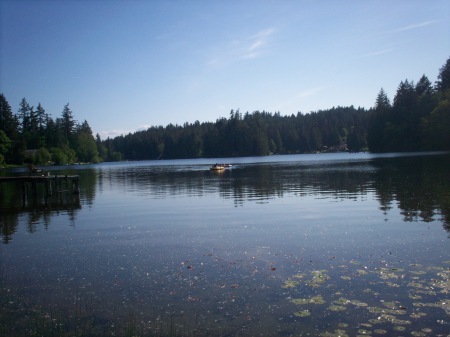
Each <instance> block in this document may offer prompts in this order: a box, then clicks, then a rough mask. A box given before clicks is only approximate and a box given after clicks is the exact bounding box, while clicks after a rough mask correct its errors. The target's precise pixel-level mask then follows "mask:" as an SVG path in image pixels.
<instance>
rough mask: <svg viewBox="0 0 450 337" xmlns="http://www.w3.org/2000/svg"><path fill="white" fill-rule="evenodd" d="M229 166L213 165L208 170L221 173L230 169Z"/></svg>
mask: <svg viewBox="0 0 450 337" xmlns="http://www.w3.org/2000/svg"><path fill="white" fill-rule="evenodd" d="M231 166H232V165H231V164H214V165H213V166H211V167H210V168H209V169H210V170H211V171H223V170H225V169H226V168H230V167H231Z"/></svg>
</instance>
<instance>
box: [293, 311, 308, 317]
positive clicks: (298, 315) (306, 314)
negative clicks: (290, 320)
mask: <svg viewBox="0 0 450 337" xmlns="http://www.w3.org/2000/svg"><path fill="white" fill-rule="evenodd" d="M294 315H295V316H297V317H308V316H311V312H310V311H309V310H300V311H296V312H294Z"/></svg>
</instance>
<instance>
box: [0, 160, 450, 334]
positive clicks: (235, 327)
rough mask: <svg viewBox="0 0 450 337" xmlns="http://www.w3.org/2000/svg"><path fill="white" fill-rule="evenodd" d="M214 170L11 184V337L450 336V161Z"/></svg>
mask: <svg viewBox="0 0 450 337" xmlns="http://www.w3.org/2000/svg"><path fill="white" fill-rule="evenodd" d="M220 161H224V160H223V159H222V160H220ZM214 162H215V160H206V159H201V160H174V161H151V162H150V161H149V162H133V163H109V164H106V163H105V164H101V165H93V166H84V165H83V166H74V167H54V168H49V169H50V170H51V173H52V174H54V173H59V174H78V175H80V179H81V193H80V195H79V197H77V196H74V195H72V194H70V193H68V192H63V193H55V195H54V196H53V197H51V198H48V199H45V197H44V193H39V196H38V197H37V198H32V197H30V198H27V199H26V200H23V199H22V195H21V191H20V189H18V188H17V187H15V186H14V185H9V183H8V184H0V198H1V205H0V210H1V217H0V221H1V222H0V226H1V227H0V229H1V232H2V233H1V239H2V243H0V281H1V289H0V291H1V294H0V295H1V297H0V311H1V312H0V314H1V318H0V335H2V336H3V335H5V336H24V335H36V336H41V335H45V336H50V335H54V336H60V335H67V336H69V335H82V336H91V335H92V336H97V335H100V336H101V335H105V336H112V335H115V336H122V335H128V336H134V335H136V336H338V335H340V336H345V335H348V336H357V335H386V336H409V335H414V336H447V335H448V333H449V331H450V294H449V291H450V240H449V230H450V170H449V167H450V157H449V156H448V155H442V154H441V155H439V154H433V155H431V154H428V155H419V154H417V155H408V156H398V155H395V154H391V155H384V156H373V155H369V154H348V153H345V154H317V155H293V156H272V157H262V158H260V157H257V158H233V159H229V160H227V161H226V162H231V163H233V164H234V165H233V167H232V169H228V170H226V171H225V172H223V173H214V172H210V171H209V166H210V165H211V164H213V163H214ZM1 174H3V175H21V174H24V173H23V172H22V171H21V170H16V171H9V172H2V173H1ZM40 192H42V191H40Z"/></svg>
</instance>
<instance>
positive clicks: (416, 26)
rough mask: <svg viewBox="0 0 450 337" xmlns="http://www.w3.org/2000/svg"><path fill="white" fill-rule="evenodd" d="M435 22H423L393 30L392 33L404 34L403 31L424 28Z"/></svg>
mask: <svg viewBox="0 0 450 337" xmlns="http://www.w3.org/2000/svg"><path fill="white" fill-rule="evenodd" d="M435 22H436V21H424V22H420V23H416V24H413V25H409V26H405V27H401V28H398V29H396V30H394V33H399V32H404V31H407V30H411V29H417V28H422V27H426V26H429V25H432V24H434V23H435Z"/></svg>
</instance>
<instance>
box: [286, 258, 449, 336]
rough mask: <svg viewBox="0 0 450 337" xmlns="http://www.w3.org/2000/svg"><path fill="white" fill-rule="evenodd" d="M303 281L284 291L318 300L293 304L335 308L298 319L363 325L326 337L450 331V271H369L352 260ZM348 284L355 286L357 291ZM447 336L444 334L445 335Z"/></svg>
mask: <svg viewBox="0 0 450 337" xmlns="http://www.w3.org/2000/svg"><path fill="white" fill-rule="evenodd" d="M297 275H301V276H300V277H297V276H295V275H294V276H292V277H290V278H289V279H288V280H287V281H285V282H284V284H283V285H282V287H283V288H288V289H290V290H289V291H292V292H293V294H294V293H295V294H296V293H297V292H298V291H300V289H301V291H302V292H306V293H308V292H312V293H315V294H311V295H312V296H310V297H307V296H306V297H304V298H295V299H292V300H291V302H292V303H293V304H295V305H313V304H325V303H329V305H328V306H323V307H318V309H314V310H303V311H298V312H295V316H297V317H309V316H311V317H310V318H308V319H311V320H317V319H319V317H323V316H330V315H343V314H342V313H343V312H345V317H352V319H353V320H355V321H356V322H358V323H357V324H356V326H354V327H353V328H352V327H349V325H348V324H347V323H338V324H337V326H335V330H330V331H331V332H330V331H325V332H322V333H320V336H323V337H328V336H330V337H334V336H347V335H359V336H369V335H392V334H394V335H397V334H398V333H402V334H406V335H411V336H429V335H430V333H437V331H434V330H433V329H431V327H434V328H435V327H436V323H438V326H439V325H441V326H444V327H448V326H449V325H450V319H449V317H448V316H450V267H448V266H445V267H439V266H426V265H422V264H410V265H409V266H407V267H406V268H405V267H404V266H399V267H396V266H388V264H387V263H386V264H385V266H383V267H372V268H369V267H366V266H364V264H362V263H359V262H357V261H356V260H351V261H349V262H348V264H347V265H342V266H339V268H333V269H331V270H329V271H327V270H312V271H310V272H309V273H303V274H297ZM300 280H301V281H300ZM331 280H334V281H333V282H331ZM348 281H351V287H349V283H348ZM324 284H326V286H324ZM302 285H307V286H309V290H308V288H305V287H302V288H300V287H301V286H302ZM318 292H320V294H319V295H317V293H318ZM439 310H441V311H439ZM326 311H328V314H326ZM299 313H301V314H299ZM300 315H301V316H300ZM330 317H334V316H330ZM339 317H341V316H336V321H339V319H340V318H339ZM427 325H428V326H427ZM348 329H351V331H350V330H348ZM346 330H348V331H346ZM333 331H334V332H333ZM442 331H443V330H442V328H441V330H439V332H442Z"/></svg>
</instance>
